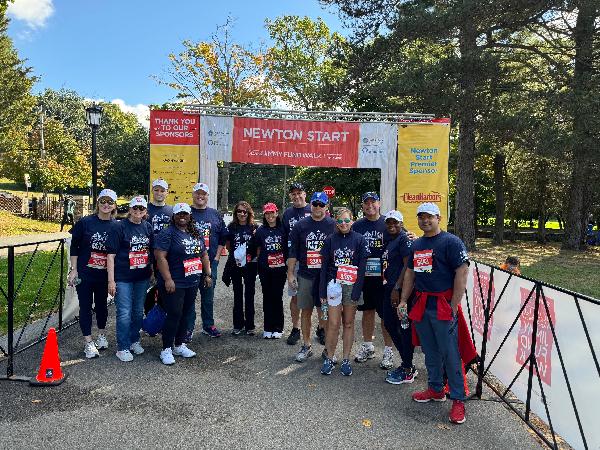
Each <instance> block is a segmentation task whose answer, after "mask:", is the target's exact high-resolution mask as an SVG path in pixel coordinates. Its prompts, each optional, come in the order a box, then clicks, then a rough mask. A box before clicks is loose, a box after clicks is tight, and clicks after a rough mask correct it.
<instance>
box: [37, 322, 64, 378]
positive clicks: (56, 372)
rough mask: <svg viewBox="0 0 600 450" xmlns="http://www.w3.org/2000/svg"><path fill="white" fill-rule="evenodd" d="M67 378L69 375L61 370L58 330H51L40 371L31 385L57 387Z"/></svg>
mask: <svg viewBox="0 0 600 450" xmlns="http://www.w3.org/2000/svg"><path fill="white" fill-rule="evenodd" d="M66 378H67V374H66V373H64V372H63V371H62V369H61V368H60V356H59V355H58V339H57V338H56V330H55V329H54V328H50V329H49V330H48V337H47V338H46V347H44V354H43V355H42V362H41V364H40V370H39V371H38V374H37V376H36V377H35V378H32V379H31V381H30V384H32V385H34V386H57V385H59V384H61V383H62V382H63V381H65V379H66Z"/></svg>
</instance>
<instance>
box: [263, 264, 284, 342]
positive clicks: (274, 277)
mask: <svg viewBox="0 0 600 450" xmlns="http://www.w3.org/2000/svg"><path fill="white" fill-rule="evenodd" d="M258 276H259V277H260V284H261V285H262V292H263V312H264V314H265V327H264V329H265V331H270V332H271V333H272V332H274V331H276V332H278V333H281V332H282V331H283V287H284V285H285V281H286V279H287V270H286V268H285V267H278V268H275V269H260V270H259V271H258Z"/></svg>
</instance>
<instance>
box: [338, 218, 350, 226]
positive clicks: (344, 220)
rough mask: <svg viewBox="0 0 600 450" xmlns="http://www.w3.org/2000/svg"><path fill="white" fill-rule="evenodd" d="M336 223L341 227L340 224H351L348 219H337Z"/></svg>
mask: <svg viewBox="0 0 600 450" xmlns="http://www.w3.org/2000/svg"><path fill="white" fill-rule="evenodd" d="M336 222H337V223H338V224H339V225H341V224H343V223H350V222H352V219H348V218H346V219H337V220H336Z"/></svg>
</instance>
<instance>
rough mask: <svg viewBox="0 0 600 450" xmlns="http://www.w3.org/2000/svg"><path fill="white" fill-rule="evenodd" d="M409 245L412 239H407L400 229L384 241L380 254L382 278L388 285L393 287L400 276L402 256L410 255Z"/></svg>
mask: <svg viewBox="0 0 600 450" xmlns="http://www.w3.org/2000/svg"><path fill="white" fill-rule="evenodd" d="M389 237H390V236H389V235H388V238H389ZM411 247H412V241H411V240H410V239H408V236H407V235H406V233H405V232H404V231H400V233H399V234H398V235H397V236H396V237H395V238H394V239H393V240H391V241H389V242H386V247H385V250H384V251H383V255H381V267H382V268H383V279H384V280H385V283H386V284H388V285H389V286H390V287H394V285H395V284H396V282H397V281H398V278H400V274H401V273H402V269H403V268H404V258H405V257H406V256H408V257H411V256H412V252H411Z"/></svg>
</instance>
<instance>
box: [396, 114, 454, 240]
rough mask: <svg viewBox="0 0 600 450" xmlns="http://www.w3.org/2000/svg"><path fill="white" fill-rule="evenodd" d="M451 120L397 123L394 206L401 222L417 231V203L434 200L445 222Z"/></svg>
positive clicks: (446, 215)
mask: <svg viewBox="0 0 600 450" xmlns="http://www.w3.org/2000/svg"><path fill="white" fill-rule="evenodd" d="M449 139H450V124H448V123H443V124H400V125H399V126H398V176H397V181H396V189H397V191H396V209H398V210H399V211H400V212H401V213H402V214H403V215H404V226H405V227H406V228H407V229H408V230H410V231H413V232H415V233H416V234H417V235H420V233H421V232H420V230H419V227H418V225H417V206H419V205H420V204H421V203H424V202H431V203H435V204H437V205H438V206H439V208H440V211H441V213H442V220H441V227H442V229H446V227H447V224H448V154H449V152H450V142H449Z"/></svg>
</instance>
